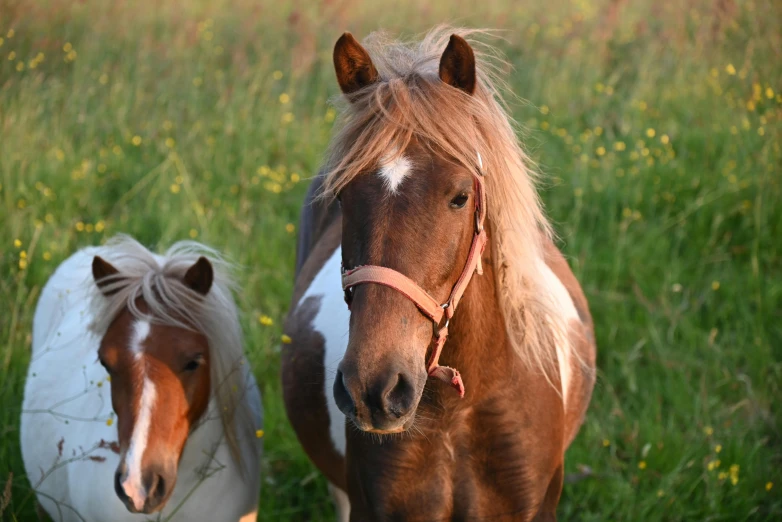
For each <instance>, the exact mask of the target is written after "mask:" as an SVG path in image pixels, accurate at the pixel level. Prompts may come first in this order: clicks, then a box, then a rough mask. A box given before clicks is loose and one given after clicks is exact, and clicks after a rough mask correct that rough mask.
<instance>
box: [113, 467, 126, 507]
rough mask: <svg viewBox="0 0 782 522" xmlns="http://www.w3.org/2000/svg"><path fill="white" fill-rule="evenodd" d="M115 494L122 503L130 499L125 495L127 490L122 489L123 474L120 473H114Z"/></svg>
mask: <svg viewBox="0 0 782 522" xmlns="http://www.w3.org/2000/svg"><path fill="white" fill-rule="evenodd" d="M114 492H115V493H117V496H118V497H119V499H120V500H121V501H122V502H125V501H126V500H127V499H128V495H127V494H126V493H125V488H123V487H122V473H120V472H119V471H117V472H115V473H114Z"/></svg>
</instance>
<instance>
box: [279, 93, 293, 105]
mask: <svg viewBox="0 0 782 522" xmlns="http://www.w3.org/2000/svg"><path fill="white" fill-rule="evenodd" d="M290 101H291V97H290V96H288V93H287V92H284V93H282V94H280V103H281V104H283V105H285V104H286V103H290Z"/></svg>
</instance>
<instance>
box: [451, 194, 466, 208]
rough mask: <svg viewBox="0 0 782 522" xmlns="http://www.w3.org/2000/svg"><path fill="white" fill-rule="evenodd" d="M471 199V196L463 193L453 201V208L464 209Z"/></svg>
mask: <svg viewBox="0 0 782 522" xmlns="http://www.w3.org/2000/svg"><path fill="white" fill-rule="evenodd" d="M468 199H469V196H467V194H465V193H464V192H462V193H461V194H459V195H458V196H456V197H455V198H453V199H452V200H451V208H464V205H466V204H467V200H468Z"/></svg>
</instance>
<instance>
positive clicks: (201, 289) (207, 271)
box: [184, 256, 214, 295]
mask: <svg viewBox="0 0 782 522" xmlns="http://www.w3.org/2000/svg"><path fill="white" fill-rule="evenodd" d="M213 281H214V270H213V269H212V263H210V262H209V260H208V259H207V258H205V257H204V256H201V257H199V258H198V261H196V262H195V263H194V264H193V266H191V267H190V268H188V269H187V272H186V273H185V279H184V283H185V286H187V287H188V288H190V289H191V290H195V291H196V292H198V293H199V294H201V295H206V294H207V293H209V289H210V288H212V282H213Z"/></svg>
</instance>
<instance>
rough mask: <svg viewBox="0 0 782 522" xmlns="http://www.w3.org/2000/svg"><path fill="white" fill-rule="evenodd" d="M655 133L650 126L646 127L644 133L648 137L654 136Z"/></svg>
mask: <svg viewBox="0 0 782 522" xmlns="http://www.w3.org/2000/svg"><path fill="white" fill-rule="evenodd" d="M655 134H656V132H655V130H654V129H653V128H651V127H649V128H648V129H646V135H647V136H648V137H650V138H654V135H655Z"/></svg>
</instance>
